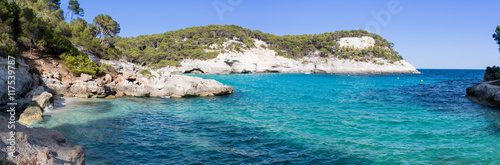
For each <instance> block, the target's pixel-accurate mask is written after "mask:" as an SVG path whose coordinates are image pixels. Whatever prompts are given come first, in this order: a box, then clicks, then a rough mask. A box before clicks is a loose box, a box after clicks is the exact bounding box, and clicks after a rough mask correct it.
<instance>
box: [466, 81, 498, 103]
mask: <svg viewBox="0 0 500 165" xmlns="http://www.w3.org/2000/svg"><path fill="white" fill-rule="evenodd" d="M499 85H500V80H493V81H485V82H482V83H479V84H477V85H475V86H472V87H468V88H467V90H466V92H467V95H466V96H467V98H469V99H471V100H473V101H475V102H477V103H479V104H482V105H488V106H491V107H500V86H499Z"/></svg>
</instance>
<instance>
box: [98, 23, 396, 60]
mask: <svg viewBox="0 0 500 165" xmlns="http://www.w3.org/2000/svg"><path fill="white" fill-rule="evenodd" d="M362 36H370V37H372V38H374V39H375V41H376V43H375V45H376V46H374V47H370V48H367V49H364V50H355V49H353V48H341V47H340V46H339V44H338V43H337V41H338V40H339V39H340V38H343V37H362ZM231 39H235V40H236V41H239V43H238V42H236V43H231V44H230V45H229V46H226V47H223V46H222V45H223V43H224V42H226V41H228V40H231ZM253 39H258V40H262V41H265V42H266V43H267V44H268V45H269V49H273V50H275V51H276V52H277V54H278V55H280V56H284V57H287V58H302V57H304V56H305V55H308V54H310V53H311V52H313V51H321V56H335V57H339V58H343V59H354V60H358V61H369V59H370V58H372V57H377V58H384V59H387V60H389V61H399V60H401V59H402V57H401V56H399V54H398V52H396V51H394V50H393V44H392V43H390V42H388V41H387V40H385V39H383V38H382V37H380V36H379V35H377V34H373V33H369V32H367V31H364V30H351V31H337V32H329V33H322V34H314V35H307V34H305V35H285V36H277V35H274V34H269V33H263V32H261V31H258V30H249V29H246V28H242V27H240V26H236V25H208V26H199V27H190V28H185V29H180V30H176V31H169V32H166V33H163V34H153V35H141V36H138V37H127V38H117V40H118V41H117V43H116V49H118V50H119V51H121V53H122V57H124V58H126V59H127V60H129V61H132V62H135V63H139V64H143V65H157V66H160V67H161V66H165V65H178V62H179V61H181V60H183V59H187V58H189V59H211V58H215V57H217V54H218V53H222V52H225V51H243V49H248V48H252V47H255V45H254V40H253ZM106 58H108V59H116V58H119V57H117V56H107V57H106Z"/></svg>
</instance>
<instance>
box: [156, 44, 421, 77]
mask: <svg viewBox="0 0 500 165" xmlns="http://www.w3.org/2000/svg"><path fill="white" fill-rule="evenodd" d="M372 40H373V38H371V37H368V38H366V37H362V38H360V39H359V42H358V40H357V39H353V38H346V39H343V40H341V41H343V42H341V43H343V45H344V46H352V47H356V48H365V47H370V46H373V44H374V40H373V43H372ZM233 42H234V41H233ZM255 45H256V48H250V49H245V50H244V51H243V52H226V53H220V54H219V55H218V56H217V58H215V59H209V60H191V59H185V60H183V61H181V63H180V64H181V67H166V68H162V69H160V70H161V71H163V72H172V73H192V72H193V71H196V72H197V73H208V74H228V73H269V72H278V73H339V74H341V73H369V74H374V73H377V74H378V73H380V74H384V73H419V72H418V71H417V70H416V69H415V67H413V66H412V65H411V64H410V63H408V62H406V61H404V60H401V61H396V62H392V63H391V62H389V61H387V60H384V59H373V60H372V61H367V62H363V61H354V60H346V59H339V58H336V57H323V56H321V55H320V53H318V52H311V53H310V54H311V55H308V56H305V57H304V58H302V59H297V60H295V59H290V58H285V57H281V56H277V55H276V52H275V51H274V50H270V49H268V48H267V47H268V46H267V44H266V43H265V42H263V41H259V40H255Z"/></svg>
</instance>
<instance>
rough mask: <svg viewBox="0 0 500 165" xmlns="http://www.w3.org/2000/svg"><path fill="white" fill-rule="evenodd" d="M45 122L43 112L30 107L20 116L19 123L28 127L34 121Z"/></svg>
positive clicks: (37, 108)
mask: <svg viewBox="0 0 500 165" xmlns="http://www.w3.org/2000/svg"><path fill="white" fill-rule="evenodd" d="M37 120H39V121H43V117H42V110H41V109H40V107H35V106H32V107H28V108H26V109H25V110H24V112H23V113H22V114H21V115H20V116H19V123H21V124H24V125H28V124H30V123H31V122H33V121H37Z"/></svg>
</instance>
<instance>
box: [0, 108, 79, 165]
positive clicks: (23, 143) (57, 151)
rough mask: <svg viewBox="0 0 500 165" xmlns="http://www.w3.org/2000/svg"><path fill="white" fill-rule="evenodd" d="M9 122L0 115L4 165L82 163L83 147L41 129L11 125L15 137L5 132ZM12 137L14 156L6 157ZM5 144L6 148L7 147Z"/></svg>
mask: <svg viewBox="0 0 500 165" xmlns="http://www.w3.org/2000/svg"><path fill="white" fill-rule="evenodd" d="M8 122H9V119H7V118H5V117H3V116H0V137H2V138H1V139H0V142H1V143H0V155H6V157H5V158H4V159H5V161H6V162H5V163H6V164H9V163H13V164H71V165H81V164H85V149H84V148H83V146H72V145H71V142H70V141H69V140H67V139H66V138H64V136H63V135H62V134H61V133H59V132H57V131H53V130H49V129H45V128H28V127H26V126H23V125H21V124H18V123H16V124H15V129H13V130H14V131H15V135H14V136H11V131H12V130H10V129H8V125H7V124H8ZM14 138H15V141H14V142H15V145H14V147H15V153H14V155H15V157H13V156H7V155H8V153H10V152H11V150H10V148H9V147H10V144H12V143H11V142H12V140H9V139H14ZM8 145H9V146H8Z"/></svg>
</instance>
